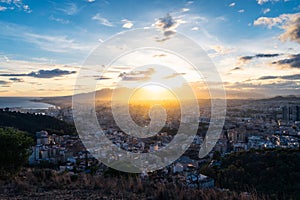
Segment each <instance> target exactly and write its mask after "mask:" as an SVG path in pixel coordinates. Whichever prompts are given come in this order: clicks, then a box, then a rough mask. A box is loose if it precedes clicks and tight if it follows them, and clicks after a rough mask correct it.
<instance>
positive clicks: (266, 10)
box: [263, 8, 271, 14]
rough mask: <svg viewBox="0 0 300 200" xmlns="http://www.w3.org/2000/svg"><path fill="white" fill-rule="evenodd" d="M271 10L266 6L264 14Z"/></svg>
mask: <svg viewBox="0 0 300 200" xmlns="http://www.w3.org/2000/svg"><path fill="white" fill-rule="evenodd" d="M270 11H271V9H270V8H266V9H264V11H263V13H264V14H267V13H268V12H270Z"/></svg>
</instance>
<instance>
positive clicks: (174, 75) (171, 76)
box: [164, 73, 186, 79]
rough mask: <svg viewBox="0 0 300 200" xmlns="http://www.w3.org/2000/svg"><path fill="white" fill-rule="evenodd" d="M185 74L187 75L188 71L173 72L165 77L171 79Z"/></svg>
mask: <svg viewBox="0 0 300 200" xmlns="http://www.w3.org/2000/svg"><path fill="white" fill-rule="evenodd" d="M183 75H186V73H173V74H171V75H169V76H166V77H164V79H171V78H175V77H177V76H183Z"/></svg>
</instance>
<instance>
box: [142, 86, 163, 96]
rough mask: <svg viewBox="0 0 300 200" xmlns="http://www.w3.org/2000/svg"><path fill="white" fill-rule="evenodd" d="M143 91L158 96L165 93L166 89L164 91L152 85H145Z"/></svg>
mask: <svg viewBox="0 0 300 200" xmlns="http://www.w3.org/2000/svg"><path fill="white" fill-rule="evenodd" d="M143 89H144V90H147V91H148V92H150V93H151V94H160V93H164V92H167V89H165V88H164V87H161V86H158V85H152V84H151V85H146V86H145V87H143Z"/></svg>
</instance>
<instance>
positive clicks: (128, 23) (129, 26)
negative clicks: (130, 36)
mask: <svg viewBox="0 0 300 200" xmlns="http://www.w3.org/2000/svg"><path fill="white" fill-rule="evenodd" d="M122 23H123V26H122V27H123V28H131V27H132V26H133V23H132V22H131V21H129V20H127V19H123V20H122Z"/></svg>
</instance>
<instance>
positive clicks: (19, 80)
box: [9, 78, 24, 83]
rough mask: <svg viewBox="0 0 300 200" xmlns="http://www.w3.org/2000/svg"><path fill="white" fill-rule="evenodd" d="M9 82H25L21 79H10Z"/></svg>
mask: <svg viewBox="0 0 300 200" xmlns="http://www.w3.org/2000/svg"><path fill="white" fill-rule="evenodd" d="M9 80H10V81H13V82H18V83H20V82H24V80H23V79H21V78H10V79H9Z"/></svg>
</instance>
